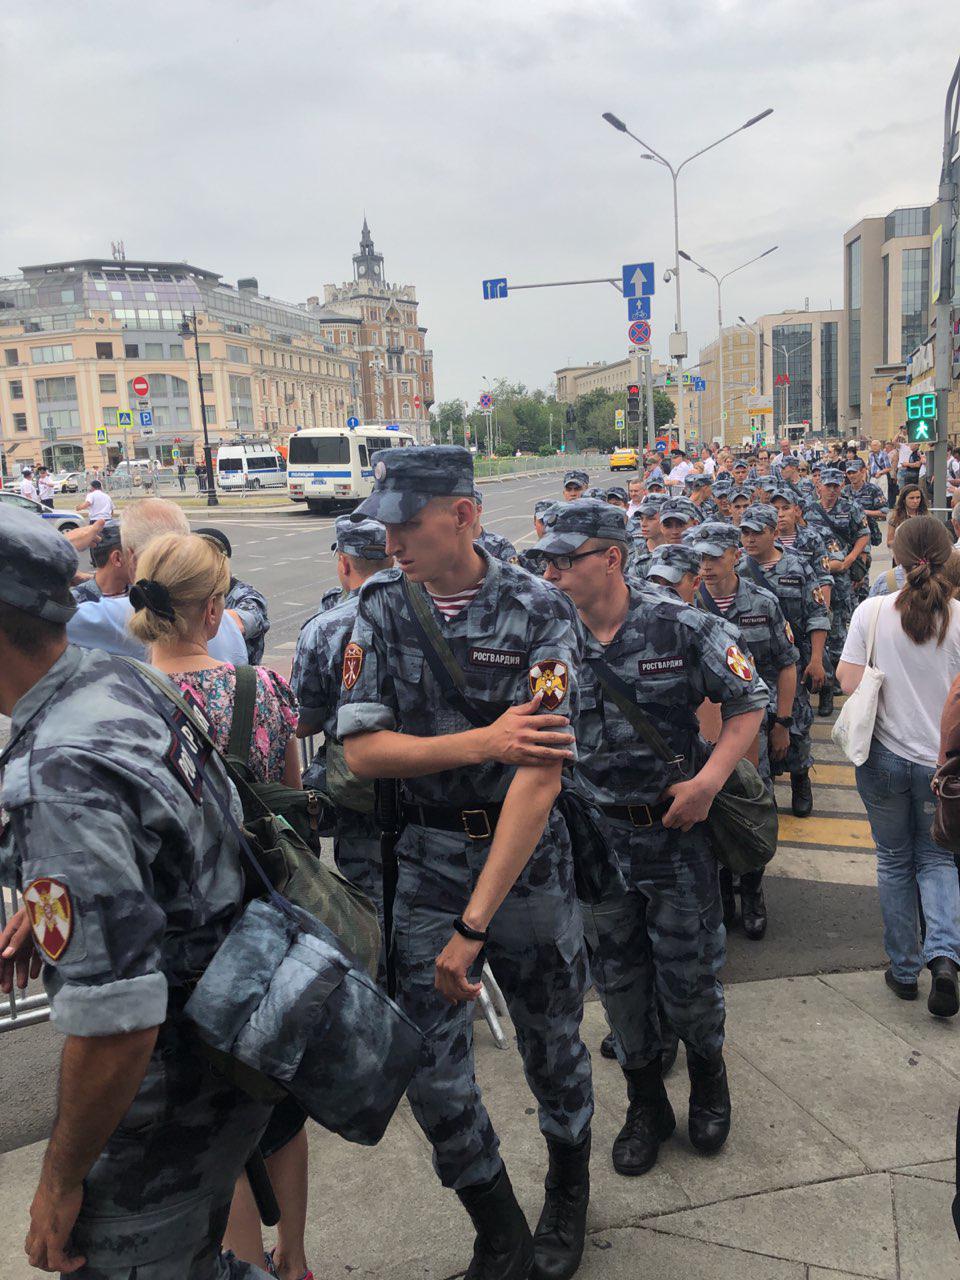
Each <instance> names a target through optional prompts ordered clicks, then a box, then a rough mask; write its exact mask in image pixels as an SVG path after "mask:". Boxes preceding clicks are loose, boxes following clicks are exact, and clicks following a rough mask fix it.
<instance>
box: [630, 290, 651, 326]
mask: <svg viewBox="0 0 960 1280" xmlns="http://www.w3.org/2000/svg"><path fill="white" fill-rule="evenodd" d="M627 319H628V320H649V319H650V297H649V295H647V297H645V298H628V299H627Z"/></svg>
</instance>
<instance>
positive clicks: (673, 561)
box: [647, 542, 700, 583]
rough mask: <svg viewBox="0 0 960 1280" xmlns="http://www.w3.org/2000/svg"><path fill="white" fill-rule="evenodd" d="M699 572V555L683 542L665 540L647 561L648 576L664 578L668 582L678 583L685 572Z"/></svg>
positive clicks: (655, 548)
mask: <svg viewBox="0 0 960 1280" xmlns="http://www.w3.org/2000/svg"><path fill="white" fill-rule="evenodd" d="M699 572H700V557H699V555H698V554H697V553H696V551H694V549H693V547H689V546H687V545H686V543H683V542H674V543H669V542H665V543H663V544H662V545H661V546H659V547H654V549H653V554H652V555H651V557H650V559H649V561H648V562H647V577H648V578H650V577H653V578H663V579H664V580H665V581H666V582H673V583H677V582H679V581H680V579H681V578H682V577H683V575H684V574H685V573H699Z"/></svg>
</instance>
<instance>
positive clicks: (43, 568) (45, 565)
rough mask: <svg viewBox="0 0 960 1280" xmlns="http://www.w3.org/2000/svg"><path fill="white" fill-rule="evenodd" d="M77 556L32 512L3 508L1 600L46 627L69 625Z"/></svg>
mask: <svg viewBox="0 0 960 1280" xmlns="http://www.w3.org/2000/svg"><path fill="white" fill-rule="evenodd" d="M78 563H79V561H78V559H77V553H76V551H74V549H73V547H72V545H71V544H70V543H69V542H68V541H67V540H66V538H65V537H64V536H63V535H62V534H60V533H58V532H57V531H56V529H51V528H50V526H49V525H47V524H45V523H44V521H43V520H42V519H41V518H40V517H39V516H37V515H34V513H33V512H32V511H22V510H19V509H18V508H16V507H14V506H12V505H8V504H7V503H3V504H2V505H0V600H2V601H3V602H4V604H10V605H13V606H14V608H16V609H22V610H23V612H24V613H31V614H33V616H34V617H36V618H43V619H45V621H47V622H67V621H69V619H70V618H72V617H73V615H74V614H75V613H76V611H77V606H76V604H74V603H73V601H72V600H71V602H70V603H69V604H61V603H60V602H59V601H58V600H57V599H55V597H56V596H61V597H63V598H66V599H70V583H71V582H72V581H73V579H74V576H75V574H76V572H77V565H78Z"/></svg>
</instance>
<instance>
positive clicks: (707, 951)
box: [581, 819, 726, 1070]
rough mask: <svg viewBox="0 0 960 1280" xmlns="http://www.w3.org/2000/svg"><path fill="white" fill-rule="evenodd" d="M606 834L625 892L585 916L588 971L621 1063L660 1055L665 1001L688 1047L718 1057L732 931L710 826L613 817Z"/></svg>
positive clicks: (588, 906)
mask: <svg viewBox="0 0 960 1280" xmlns="http://www.w3.org/2000/svg"><path fill="white" fill-rule="evenodd" d="M605 828H606V830H607V831H608V832H609V838H610V844H611V846H612V847H613V849H614V850H615V851H616V853H617V858H618V860H619V862H620V868H621V871H622V872H623V877H624V880H625V881H626V883H627V892H626V893H624V894H619V895H614V896H611V897H609V898H605V899H604V900H603V901H602V902H599V903H581V909H582V911H583V919H584V933H585V935H586V939H587V946H588V948H589V952H590V973H591V976H592V977H593V981H594V984H595V985H596V988H597V991H598V992H599V995H600V999H601V1000H602V1001H603V1007H604V1010H605V1012H606V1015H607V1020H608V1022H609V1023H610V1028H611V1030H612V1031H613V1034H614V1044H615V1047H616V1052H617V1059H618V1061H619V1063H620V1065H621V1066H622V1067H625V1068H626V1069H628V1070H630V1069H633V1068H636V1067H642V1066H645V1065H646V1063H648V1062H652V1061H653V1060H654V1059H655V1058H657V1057H658V1056H659V1054H660V1052H661V1048H662V1044H661V1038H660V1019H659V1016H658V1011H657V1006H658V1002H659V1006H660V1008H661V1009H662V1011H663V1014H664V1016H665V1017H666V1019H667V1021H668V1022H669V1024H670V1026H671V1027H672V1028H673V1030H674V1031H675V1032H676V1033H677V1035H678V1036H679V1037H680V1039H681V1040H682V1041H683V1042H684V1044H686V1045H688V1046H689V1047H690V1048H691V1049H693V1051H694V1052H695V1053H700V1054H704V1055H711V1054H715V1053H719V1052H720V1050H721V1049H722V1048H723V1027H724V1001H723V986H722V985H721V983H720V978H719V973H720V969H721V968H722V967H723V962H724V958H725V954H726V931H725V930H724V927H723V912H722V910H721V906H720V897H719V892H718V887H717V864H716V861H715V860H714V857H713V855H712V854H711V852H710V850H709V848H708V847H707V840H706V836H705V834H704V831H703V827H702V825H698V826H695V827H694V828H693V829H692V830H691V831H687V832H682V831H678V830H668V829H667V828H666V827H664V826H662V825H661V824H660V823H659V822H656V823H654V824H653V826H651V827H644V828H635V827H633V826H631V825H629V824H627V823H623V822H619V821H615V820H613V819H605Z"/></svg>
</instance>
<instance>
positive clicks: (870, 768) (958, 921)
mask: <svg viewBox="0 0 960 1280" xmlns="http://www.w3.org/2000/svg"><path fill="white" fill-rule="evenodd" d="M933 773H934V771H933V769H929V768H927V766H926V765H922V764H912V763H911V762H910V761H909V760H905V759H904V757H903V756H898V755H896V754H895V753H894V752H893V751H888V750H887V748H886V747H884V746H882V745H881V744H880V742H879V741H878V740H877V739H876V738H874V740H873V743H872V745H871V747H870V755H869V756H868V757H867V760H866V763H865V764H862V765H858V766H857V790H858V791H859V792H860V799H861V800H862V801H863V803H864V804H865V805H866V809H867V816H868V817H869V819H870V829H871V831H872V832H873V842H874V844H875V845H876V846H877V887H878V889H879V890H880V910H881V912H882V913H883V945H884V949H885V950H886V953H887V955H888V956H889V957H890V965H891V968H892V970H893V976H894V977H895V978H897V979H898V980H899V981H900V982H913V981H915V979H916V977H917V974H918V973H919V972H920V968H921V966H922V965H924V964H929V963H930V961H931V960H934V959H936V957H937V956H947V957H949V959H951V960H954V961H956V962H957V963H960V881H958V879H957V868H956V864H955V863H954V860H953V854H952V853H948V852H947V851H946V849H941V848H940V847H939V846H938V845H936V844H934V842H933V838H932V836H931V835H930V824H931V823H932V821H933V813H934V797H933V792H932V791H931V790H930V779H931V778H932V777H933ZM918 889H919V891H920V901H921V903H922V905H923V914H924V917H925V918H926V922H927V936H926V938H925V940H924V943H923V950H922V954H921V947H920V926H919V918H918V913H917V890H918Z"/></svg>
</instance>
